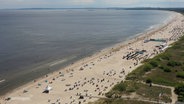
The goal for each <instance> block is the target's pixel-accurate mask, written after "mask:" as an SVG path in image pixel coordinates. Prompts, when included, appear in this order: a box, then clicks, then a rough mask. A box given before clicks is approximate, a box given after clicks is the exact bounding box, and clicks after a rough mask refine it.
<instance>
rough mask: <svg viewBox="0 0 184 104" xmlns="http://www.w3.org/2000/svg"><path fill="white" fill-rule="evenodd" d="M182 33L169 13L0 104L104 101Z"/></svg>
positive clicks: (181, 22)
mask: <svg viewBox="0 0 184 104" xmlns="http://www.w3.org/2000/svg"><path fill="white" fill-rule="evenodd" d="M183 33H184V16H183V15H181V14H179V13H175V12H173V17H172V19H171V20H170V21H168V23H166V24H164V25H163V26H161V27H159V28H157V29H154V30H151V31H149V32H146V33H145V34H142V35H140V36H138V37H136V38H134V39H131V40H128V41H126V42H122V43H119V44H116V45H114V46H113V47H110V48H107V49H104V50H101V51H100V52H98V53H96V54H94V55H92V56H90V57H87V58H84V59H81V60H79V61H77V62H75V63H73V64H71V65H69V66H67V67H65V68H64V69H61V70H59V71H56V72H53V73H50V74H48V75H45V76H42V77H41V78H39V79H36V80H34V81H32V82H30V83H28V84H26V85H24V86H21V87H19V88H17V89H15V90H13V91H11V92H10V93H8V94H6V95H4V96H1V97H0V104H84V103H88V102H93V101H95V100H98V99H99V98H104V97H105V93H106V92H108V91H109V90H110V89H111V88H112V87H113V86H114V85H115V84H117V83H119V82H121V81H123V80H125V77H126V75H127V74H128V73H130V72H131V71H133V70H134V69H136V68H137V67H138V66H140V65H141V61H143V60H145V59H148V58H152V57H154V56H155V55H157V54H159V53H161V52H164V50H165V49H166V48H168V47H170V44H172V43H173V42H175V41H177V40H178V39H179V38H180V37H181V36H182V35H183ZM46 90H49V93H43V92H44V91H46Z"/></svg>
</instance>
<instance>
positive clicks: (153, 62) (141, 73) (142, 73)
mask: <svg viewBox="0 0 184 104" xmlns="http://www.w3.org/2000/svg"><path fill="white" fill-rule="evenodd" d="M183 42H184V37H183V38H181V39H180V40H179V41H178V42H176V43H175V44H173V47H171V48H169V49H167V50H166V52H164V53H162V54H160V55H158V56H156V57H154V58H153V59H149V60H146V61H145V62H144V65H142V66H140V67H139V68H137V69H136V70H134V71H133V72H132V73H130V74H129V75H128V76H127V78H126V79H127V80H142V81H145V80H146V79H148V78H149V79H151V80H152V82H153V83H156V84H161V85H167V86H176V85H177V84H180V83H181V82H183V80H184V44H183ZM147 72H151V73H147Z"/></svg>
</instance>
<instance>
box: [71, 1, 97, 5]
mask: <svg viewBox="0 0 184 104" xmlns="http://www.w3.org/2000/svg"><path fill="white" fill-rule="evenodd" d="M68 1H69V2H70V3H72V4H91V3H94V2H95V1H94V0H71V1H70V0H68Z"/></svg>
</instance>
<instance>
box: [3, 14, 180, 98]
mask: <svg viewBox="0 0 184 104" xmlns="http://www.w3.org/2000/svg"><path fill="white" fill-rule="evenodd" d="M173 14H177V15H179V13H176V12H173ZM175 20H176V16H175V18H174V17H173V18H172V20H170V21H169V22H168V23H166V24H165V25H164V26H160V27H158V28H154V29H153V30H152V31H151V30H150V31H148V32H145V33H142V34H140V35H138V36H135V37H132V38H131V39H128V40H126V41H124V42H120V43H117V44H115V45H113V46H110V47H108V48H105V49H102V50H101V51H99V52H96V53H95V54H93V55H91V56H88V57H85V58H83V59H80V60H78V61H76V62H75V63H73V64H70V65H68V66H66V67H65V68H62V69H59V70H57V71H54V72H52V73H49V74H48V77H45V76H41V77H40V78H38V79H36V81H35V82H29V83H27V84H25V85H23V86H21V87H18V88H16V89H14V90H12V91H11V92H9V93H7V94H6V95H3V96H1V97H3V98H4V97H5V96H7V95H9V94H11V93H14V92H16V91H18V90H21V89H22V88H24V89H29V88H31V87H33V86H35V85H36V83H38V82H42V81H44V80H45V79H52V78H53V77H54V76H55V75H57V74H58V72H60V71H62V73H67V72H69V71H71V70H70V69H76V67H80V66H81V65H82V66H83V65H85V64H87V63H89V62H91V61H93V60H95V59H98V58H100V57H102V56H104V55H106V54H109V53H111V52H112V53H116V52H117V51H118V50H120V49H123V48H125V47H129V46H131V45H132V44H134V43H136V42H140V41H143V40H144V39H145V38H149V37H151V36H152V35H154V34H155V33H156V32H159V31H160V30H162V29H164V28H166V27H167V26H168V25H170V24H171V23H172V22H174V21H175ZM77 69H78V68H77ZM77 69H76V70H77ZM128 73H129V72H128ZM126 74H127V73H126ZM121 80H122V79H121ZM25 87H26V88H25Z"/></svg>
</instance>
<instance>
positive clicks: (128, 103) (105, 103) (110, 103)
mask: <svg viewBox="0 0 184 104" xmlns="http://www.w3.org/2000/svg"><path fill="white" fill-rule="evenodd" d="M89 104H155V103H151V102H144V101H137V100H124V99H100V100H98V101H96V102H93V103H89Z"/></svg>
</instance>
